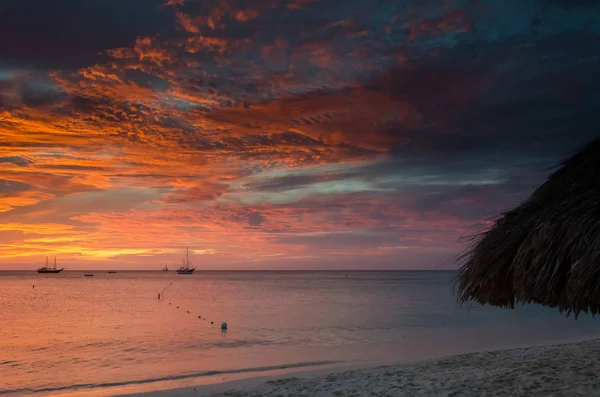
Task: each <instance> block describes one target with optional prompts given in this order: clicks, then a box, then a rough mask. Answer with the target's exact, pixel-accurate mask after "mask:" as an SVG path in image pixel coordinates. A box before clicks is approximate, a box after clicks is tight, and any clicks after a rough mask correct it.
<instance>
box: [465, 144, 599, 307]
mask: <svg viewBox="0 0 600 397" xmlns="http://www.w3.org/2000/svg"><path fill="white" fill-rule="evenodd" d="M459 261H460V262H462V267H461V268H460V271H459V274H458V276H457V282H458V299H459V300H460V301H461V302H465V301H468V300H473V301H476V302H479V303H481V304H490V305H494V306H501V307H510V308H514V306H515V303H517V302H522V303H529V302H535V303H539V304H542V305H545V306H549V307H558V308H559V309H560V311H561V312H566V313H567V315H568V314H569V313H571V312H572V313H574V314H575V317H577V315H578V314H579V313H580V312H581V311H583V312H588V311H589V312H591V313H592V314H596V313H598V312H599V311H600V139H596V140H595V141H593V142H591V143H589V144H588V145H586V146H585V147H583V148H582V149H581V150H579V151H578V152H577V153H575V154H574V155H572V156H571V157H570V158H568V159H567V160H565V161H563V163H562V164H561V165H560V168H559V169H558V170H557V171H556V172H554V173H553V174H552V175H551V176H550V178H548V180H547V181H546V182H545V183H544V184H543V185H542V186H540V187H539V188H538V189H537V190H536V191H535V192H534V193H533V195H532V196H531V197H530V198H529V199H527V200H526V201H525V202H524V203H522V204H521V205H520V206H518V207H517V208H515V209H513V210H512V211H510V212H507V213H504V214H503V216H502V217H501V218H500V219H498V220H497V221H496V222H495V224H494V225H493V227H491V228H490V229H489V230H487V231H485V232H483V233H481V234H478V235H476V236H473V237H472V245H471V246H470V248H469V249H468V250H467V251H465V253H464V254H463V255H461V256H460V258H459Z"/></svg>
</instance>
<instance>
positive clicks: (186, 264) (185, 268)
mask: <svg viewBox="0 0 600 397" xmlns="http://www.w3.org/2000/svg"><path fill="white" fill-rule="evenodd" d="M190 265H191V263H190V254H189V249H188V248H186V249H185V258H183V264H182V265H181V267H180V268H179V269H177V274H192V273H194V270H196V268H194V267H190Z"/></svg>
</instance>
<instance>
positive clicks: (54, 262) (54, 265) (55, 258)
mask: <svg viewBox="0 0 600 397" xmlns="http://www.w3.org/2000/svg"><path fill="white" fill-rule="evenodd" d="M53 269H54V270H56V257H54V268H53Z"/></svg>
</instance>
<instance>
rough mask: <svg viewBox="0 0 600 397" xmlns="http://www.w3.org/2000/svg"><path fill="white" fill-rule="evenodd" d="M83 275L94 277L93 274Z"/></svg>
mask: <svg viewBox="0 0 600 397" xmlns="http://www.w3.org/2000/svg"><path fill="white" fill-rule="evenodd" d="M83 276H84V277H94V275H93V274H84V275H83Z"/></svg>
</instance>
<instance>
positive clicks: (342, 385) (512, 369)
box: [131, 339, 600, 397]
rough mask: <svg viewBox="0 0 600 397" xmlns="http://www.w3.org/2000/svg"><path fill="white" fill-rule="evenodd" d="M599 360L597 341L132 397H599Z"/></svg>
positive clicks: (507, 350) (474, 354)
mask: <svg viewBox="0 0 600 397" xmlns="http://www.w3.org/2000/svg"><path fill="white" fill-rule="evenodd" d="M599 357H600V340H598V339H596V340H590V341H585V342H576V343H568V344H561V345H550V346H536V347H528V348H519V349H506V350H498V351H488V352H480V353H469V354H462V355H456V356H449V357H444V358H440V359H433V360H427V361H420V362H413V363H403V364H397V365H386V366H378V367H370V368H359V369H353V370H347V371H343V370H341V371H340V370H338V372H334V373H329V374H323V373H320V374H319V373H316V372H313V373H305V374H296V375H293V376H288V377H284V378H279V379H271V380H266V381H265V379H264V378H263V379H261V378H255V379H247V380H242V381H236V382H231V383H223V384H220V385H212V386H200V387H189V388H181V389H174V390H167V391H160V392H151V393H141V394H136V395H131V396H136V397H184V396H212V397H285V396H289V397H292V396H318V397H325V396H375V397H378V396H379V397H383V396H444V397H451V396H455V397H458V396H565V397H566V396H569V397H574V396H600V376H598V374H599V373H600V359H599ZM330 371H331V370H330ZM228 389H229V390H228Z"/></svg>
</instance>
